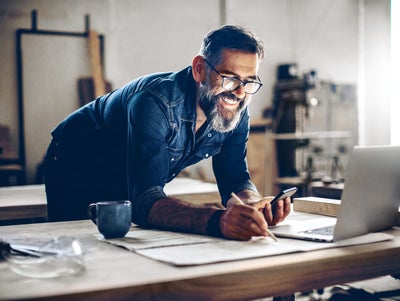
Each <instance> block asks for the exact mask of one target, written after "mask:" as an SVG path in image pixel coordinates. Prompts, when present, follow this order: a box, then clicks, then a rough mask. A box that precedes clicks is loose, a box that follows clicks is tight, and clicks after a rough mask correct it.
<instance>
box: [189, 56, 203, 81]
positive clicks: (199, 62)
mask: <svg viewBox="0 0 400 301" xmlns="http://www.w3.org/2000/svg"><path fill="white" fill-rule="evenodd" d="M192 75H193V78H194V80H195V81H196V82H197V83H201V82H203V81H204V79H205V77H206V70H205V69H204V58H203V57H202V56H201V55H196V56H195V57H194V58H193V61H192Z"/></svg>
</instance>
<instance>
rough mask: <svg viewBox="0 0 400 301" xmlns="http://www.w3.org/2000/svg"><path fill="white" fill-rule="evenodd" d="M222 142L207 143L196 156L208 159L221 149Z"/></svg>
mask: <svg viewBox="0 0 400 301" xmlns="http://www.w3.org/2000/svg"><path fill="white" fill-rule="evenodd" d="M221 148H222V144H220V143H207V144H206V145H204V146H203V147H200V148H199V149H198V150H197V152H196V156H198V157H200V159H208V158H210V157H212V156H214V155H216V154H218V153H219V152H220V151H221Z"/></svg>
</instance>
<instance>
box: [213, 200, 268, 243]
mask: <svg viewBox="0 0 400 301" xmlns="http://www.w3.org/2000/svg"><path fill="white" fill-rule="evenodd" d="M219 225H220V228H221V233H222V235H223V236H224V237H225V238H227V239H235V240H249V239H251V237H252V236H268V233H267V229H268V224H267V222H266V221H265V218H264V216H263V214H262V212H260V211H259V210H257V209H256V208H254V207H252V206H249V205H244V204H233V205H231V206H229V207H228V209H227V210H226V211H225V212H224V213H223V214H222V216H221V219H220V222H219Z"/></svg>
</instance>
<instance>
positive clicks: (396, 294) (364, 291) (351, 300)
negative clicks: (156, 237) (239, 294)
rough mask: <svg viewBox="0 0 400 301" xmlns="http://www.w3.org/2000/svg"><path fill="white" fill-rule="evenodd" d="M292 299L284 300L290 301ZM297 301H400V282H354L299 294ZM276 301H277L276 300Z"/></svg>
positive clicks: (388, 278) (384, 279) (386, 279)
mask: <svg viewBox="0 0 400 301" xmlns="http://www.w3.org/2000/svg"><path fill="white" fill-rule="evenodd" d="M272 300H273V298H263V299H257V300H254V301H272ZM289 300H291V299H290V298H286V299H285V298H282V301H289ZM295 300H296V301H377V300H379V301H400V280H398V279H396V278H394V277H391V276H385V277H380V278H374V279H371V280H365V281H360V282H353V283H348V284H344V285H337V286H333V287H328V288H325V289H324V290H323V292H321V291H320V292H318V291H316V290H315V291H313V292H309V293H303V294H301V293H297V294H296V295H295ZM274 301H275V300H274Z"/></svg>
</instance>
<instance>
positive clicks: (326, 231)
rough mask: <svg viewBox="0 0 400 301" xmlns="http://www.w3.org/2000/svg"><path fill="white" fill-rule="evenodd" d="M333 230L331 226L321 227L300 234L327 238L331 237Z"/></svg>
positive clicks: (333, 227)
mask: <svg viewBox="0 0 400 301" xmlns="http://www.w3.org/2000/svg"><path fill="white" fill-rule="evenodd" d="M334 229H335V226H334V225H332V226H327V227H322V228H316V229H311V230H307V231H303V232H302V233H307V234H316V235H326V236H329V235H333V231H334Z"/></svg>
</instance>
